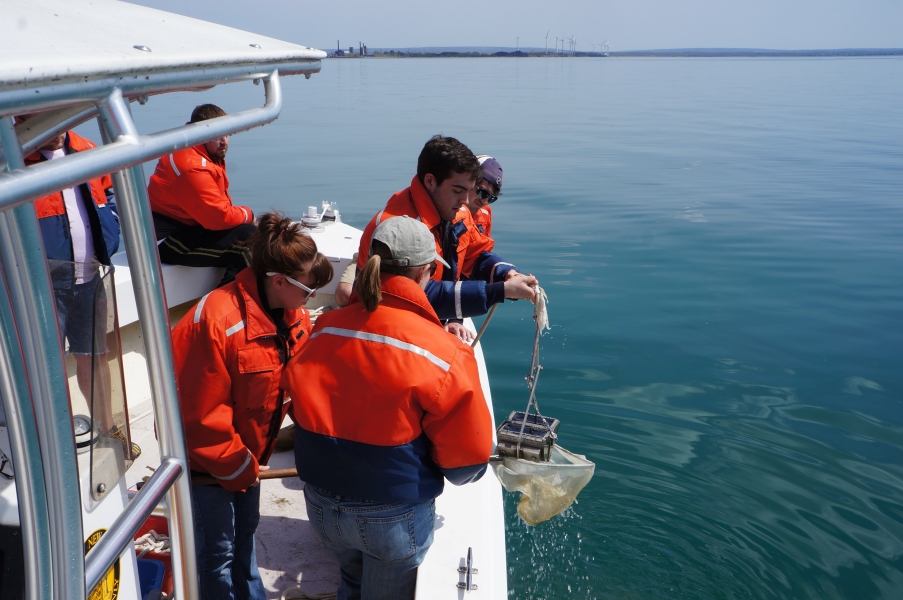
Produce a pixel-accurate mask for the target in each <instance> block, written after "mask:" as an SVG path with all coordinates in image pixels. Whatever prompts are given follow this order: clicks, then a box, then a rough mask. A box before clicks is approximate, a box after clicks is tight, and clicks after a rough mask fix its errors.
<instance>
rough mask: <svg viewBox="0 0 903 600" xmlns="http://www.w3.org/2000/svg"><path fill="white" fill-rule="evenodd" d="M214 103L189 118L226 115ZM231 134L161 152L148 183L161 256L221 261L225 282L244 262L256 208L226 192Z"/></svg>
mask: <svg viewBox="0 0 903 600" xmlns="http://www.w3.org/2000/svg"><path fill="white" fill-rule="evenodd" d="M225 114H226V111H224V110H223V109H221V108H220V107H218V106H216V105H214V104H201V105H200V106H198V107H196V108H195V109H194V111H193V112H192V113H191V121H190V122H191V123H198V122H200V121H206V120H208V119H215V118H217V117H222V116H225ZM228 149H229V136H222V137H219V138H217V139H215V140H211V141H209V142H206V143H204V144H200V145H199V146H195V147H193V148H188V149H186V150H181V151H179V152H174V153H172V154H165V155H163V156H161V157H160V161H159V162H158V163H157V169H156V170H155V171H154V174H153V175H151V178H150V184H149V185H148V186H147V195H148V196H149V198H150V204H151V210H152V211H153V213H154V227H155V228H156V231H157V240H158V242H157V243H158V245H159V248H160V261H161V262H163V263H166V264H171V265H185V266H188V267H224V268H225V269H226V272H225V274H224V275H223V279H222V281H221V282H220V285H221V286H222V285H225V284H227V283H229V282H230V281H232V280H233V279H234V278H235V275H236V274H237V273H238V272H239V271H241V270H242V269H244V268H245V267H247V266H248V264H249V262H248V260H249V259H248V249H247V247H246V246H245V243H244V242H245V240H247V239H248V238H249V237H251V235H252V234H253V233H254V231H255V229H256V226H255V225H254V213H253V212H252V211H251V209H250V208H248V207H247V206H235V205H233V204H232V198H231V197H230V196H229V178H228V177H226V152H227V151H228Z"/></svg>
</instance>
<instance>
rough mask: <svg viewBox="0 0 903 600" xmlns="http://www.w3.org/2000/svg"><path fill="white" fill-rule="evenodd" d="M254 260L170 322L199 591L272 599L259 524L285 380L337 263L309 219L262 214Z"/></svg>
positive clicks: (284, 406) (208, 595) (252, 242)
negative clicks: (257, 543)
mask: <svg viewBox="0 0 903 600" xmlns="http://www.w3.org/2000/svg"><path fill="white" fill-rule="evenodd" d="M248 245H249V246H250V251H251V266H250V267H248V268H246V269H244V270H243V271H241V272H240V273H239V274H238V275H237V276H236V277H235V280H234V281H232V282H231V283H229V284H227V285H225V286H223V287H221V288H219V289H217V290H214V291H212V292H210V293H209V294H207V295H206V296H204V297H203V298H201V300H200V301H199V302H198V303H197V305H196V306H194V307H193V308H192V309H191V310H189V311H188V313H187V314H186V315H185V317H183V318H182V320H181V321H180V322H179V324H178V325H176V327H175V329H173V332H172V341H173V359H174V363H175V372H176V378H177V381H178V385H179V401H180V406H181V411H182V423H183V425H184V427H185V439H186V442H187V445H188V457H189V463H190V468H191V472H192V475H194V476H198V475H201V476H207V478H209V477H210V476H212V477H213V479H214V480H215V481H216V483H212V484H209V485H195V486H193V487H192V500H193V502H194V518H195V542H196V545H197V552H198V570H199V571H200V573H199V575H200V583H201V588H200V589H201V597H202V598H205V599H207V600H220V599H230V598H248V599H251V600H264V599H265V598H266V593H265V591H264V587H263V583H262V582H261V579H260V573H259V572H258V570H257V559H256V556H255V551H254V532H255V530H256V529H257V524H258V522H259V520H260V487H259V483H260V480H259V478H258V475H259V473H260V471H263V470H266V469H267V468H268V467H266V466H265V465H266V464H267V462H268V460H269V458H270V455H271V454H272V452H273V448H274V446H275V442H276V435H277V434H278V433H279V428H280V425H281V424H282V420H283V418H285V415H286V413H287V412H288V409H289V405H290V398H289V397H288V396H287V395H286V393H285V391H284V390H283V389H281V387H280V385H279V381H280V378H281V377H282V372H283V369H284V367H285V365H286V363H287V362H288V360H289V358H291V357H292V356H294V355H295V354H297V353H298V351H299V350H300V349H301V346H302V345H304V343H305V342H306V341H307V339H308V337H309V335H310V329H311V323H310V316H309V314H308V312H307V310H306V309H305V308H304V305H305V304H306V303H307V301H308V299H310V298H311V297H312V296H313V295H314V294H315V293H316V290H317V288H319V287H322V286H324V285H326V284H327V283H329V281H330V280H331V279H332V265H330V263H329V260H328V259H326V257H324V256H323V255H322V254H320V253H319V252H317V246H316V244H315V243H314V241H313V240H312V239H311V238H310V236H308V235H306V234H304V233H302V232H301V226H300V225H298V224H296V223H293V222H292V221H291V219H286V218H284V217H283V216H282V215H278V214H271V213H268V214H264V215H263V216H261V217H260V220H259V221H258V230H257V232H256V233H255V234H254V235H253V236H252V237H251V238H250V239H249V240H248Z"/></svg>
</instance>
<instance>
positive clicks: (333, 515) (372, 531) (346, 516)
mask: <svg viewBox="0 0 903 600" xmlns="http://www.w3.org/2000/svg"><path fill="white" fill-rule="evenodd" d="M304 499H305V500H306V501H307V517H308V518H309V519H310V524H311V527H312V528H313V530H314V533H315V534H316V536H317V537H318V538H320V541H322V542H323V543H324V544H325V545H326V547H327V548H329V550H330V551H331V552H332V553H333V554H334V555H335V557H336V559H338V561H339V567H340V568H341V575H342V581H341V583H340V584H339V591H338V595H337V597H336V598H337V600H359V599H363V600H405V599H412V598H413V597H414V589H415V587H416V585H417V567H418V566H420V563H422V562H423V559H424V558H425V557H426V551H427V550H429V547H430V545H431V544H432V543H433V523H434V521H435V520H436V503H435V501H433V500H431V501H429V502H425V503H423V504H402V503H399V504H381V503H377V502H370V501H367V500H356V499H354V498H346V497H343V496H336V495H334V494H331V493H329V492H328V491H326V490H323V489H321V488H316V487H313V486H311V485H305V486H304Z"/></svg>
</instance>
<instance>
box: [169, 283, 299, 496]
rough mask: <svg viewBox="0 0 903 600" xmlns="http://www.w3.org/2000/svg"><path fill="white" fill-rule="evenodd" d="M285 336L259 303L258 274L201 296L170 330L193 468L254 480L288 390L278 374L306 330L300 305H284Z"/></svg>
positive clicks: (242, 482)
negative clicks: (285, 389) (294, 307)
mask: <svg viewBox="0 0 903 600" xmlns="http://www.w3.org/2000/svg"><path fill="white" fill-rule="evenodd" d="M283 322H284V323H285V325H286V327H287V333H286V335H285V337H283V336H281V335H279V333H278V332H277V327H276V324H275V323H274V322H273V320H272V319H271V317H270V315H269V314H268V313H267V311H266V309H265V308H264V305H263V304H262V302H261V298H260V293H259V291H258V283H257V276H256V275H255V274H254V272H253V271H252V270H251V269H245V270H243V271H241V272H240V273H239V274H238V276H237V277H236V278H235V281H233V282H232V283H230V284H228V285H225V286H223V287H221V288H219V289H217V290H214V291H212V292H210V293H209V294H207V295H206V296H204V297H203V298H201V300H200V301H199V302H198V303H197V305H196V306H195V307H194V308H192V309H191V310H189V311H188V313H187V314H186V315H185V316H184V317H183V318H182V320H181V321H179V324H178V325H176V327H175V328H174V329H173V330H172V344H173V359H174V362H175V372H176V379H177V382H178V386H179V404H180V407H181V411H182V423H183V425H184V427H185V441H186V443H187V445H188V457H189V463H190V466H191V470H192V471H197V472H201V473H209V474H211V475H213V476H214V477H215V478H216V479H217V481H218V482H219V484H220V485H222V486H223V487H224V488H226V489H227V490H231V491H238V490H243V489H245V488H247V487H248V486H250V485H251V484H252V483H254V481H255V480H256V479H257V475H258V471H259V465H261V464H263V465H265V464H266V463H267V461H268V460H269V457H270V454H272V452H273V447H274V445H275V443H276V435H277V434H278V433H279V427H280V426H281V424H282V420H283V419H284V418H285V415H286V413H287V412H288V409H289V404H290V401H291V400H290V399H291V396H289V395H286V394H285V392H284V390H283V388H282V387H280V385H279V381H280V379H281V377H282V372H283V369H284V366H285V364H286V363H287V362H288V360H289V358H291V357H292V356H294V355H295V354H297V353H298V351H299V350H300V349H301V346H302V345H303V344H304V343H305V342H306V341H307V336H308V335H309V334H310V329H311V324H310V315H309V313H308V312H307V310H306V309H304V308H301V309H299V310H292V311H289V310H286V311H284V317H283Z"/></svg>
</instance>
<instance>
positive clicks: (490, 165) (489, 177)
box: [477, 154, 502, 191]
mask: <svg viewBox="0 0 903 600" xmlns="http://www.w3.org/2000/svg"><path fill="white" fill-rule="evenodd" d="M477 160H478V161H480V166H482V167H483V179H485V180H486V181H488V182H489V183H491V184H493V185H494V186H495V187H497V188H498V189H499V191H502V165H500V164H499V161H497V160H495V159H494V158H492V157H491V156H489V155H488V154H481V155H480V156H478V157H477Z"/></svg>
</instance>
